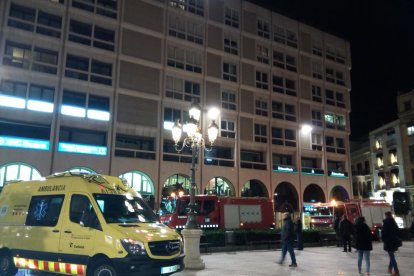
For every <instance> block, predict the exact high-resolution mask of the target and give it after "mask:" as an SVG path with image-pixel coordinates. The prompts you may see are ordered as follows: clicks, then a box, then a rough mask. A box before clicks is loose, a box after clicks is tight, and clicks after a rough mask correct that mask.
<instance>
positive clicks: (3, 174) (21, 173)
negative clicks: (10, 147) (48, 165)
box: [0, 163, 42, 188]
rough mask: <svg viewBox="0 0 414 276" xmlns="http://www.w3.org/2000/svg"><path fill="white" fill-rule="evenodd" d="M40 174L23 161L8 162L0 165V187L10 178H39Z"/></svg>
mask: <svg viewBox="0 0 414 276" xmlns="http://www.w3.org/2000/svg"><path fill="white" fill-rule="evenodd" d="M41 178H42V176H41V175H40V172H39V171H38V170H37V169H35V168H34V167H32V166H30V165H28V164H25V163H8V164H6V165H4V166H2V167H0V188H2V187H3V186H4V184H5V182H6V181H11V180H25V181H26V180H40V179H41Z"/></svg>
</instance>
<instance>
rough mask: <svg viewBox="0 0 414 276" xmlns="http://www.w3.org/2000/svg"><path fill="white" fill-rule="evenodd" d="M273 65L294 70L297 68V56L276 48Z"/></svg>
mask: <svg viewBox="0 0 414 276" xmlns="http://www.w3.org/2000/svg"><path fill="white" fill-rule="evenodd" d="M273 65H274V66H276V67H279V68H282V69H287V70H289V71H293V72H296V70H297V65H296V58H295V57H294V56H291V55H288V54H284V53H282V52H279V51H276V50H273Z"/></svg>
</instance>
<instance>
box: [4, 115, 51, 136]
mask: <svg viewBox="0 0 414 276" xmlns="http://www.w3.org/2000/svg"><path fill="white" fill-rule="evenodd" d="M0 136H13V137H21V138H32V139H39V140H47V141H49V140H50V125H41V124H34V123H28V122H21V121H6V120H2V121H0Z"/></svg>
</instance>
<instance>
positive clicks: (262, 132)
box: [254, 124, 267, 143]
mask: <svg viewBox="0 0 414 276" xmlns="http://www.w3.org/2000/svg"><path fill="white" fill-rule="evenodd" d="M254 141H255V142H259V143H267V128H266V125H262V124H254Z"/></svg>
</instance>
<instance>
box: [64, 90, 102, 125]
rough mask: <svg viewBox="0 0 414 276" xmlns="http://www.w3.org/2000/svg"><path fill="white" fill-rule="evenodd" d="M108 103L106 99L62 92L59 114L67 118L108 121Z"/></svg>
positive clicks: (67, 91)
mask: <svg viewBox="0 0 414 276" xmlns="http://www.w3.org/2000/svg"><path fill="white" fill-rule="evenodd" d="M109 102H110V101H109V98H108V97H102V96H97V95H92V94H89V95H87V94H86V93H83V92H77V91H70V90H63V97H62V107H61V113H62V114H63V115H67V116H73V117H79V118H85V117H87V118H88V119H94V120H101V121H109V120H110V112H109Z"/></svg>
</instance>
